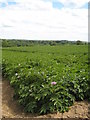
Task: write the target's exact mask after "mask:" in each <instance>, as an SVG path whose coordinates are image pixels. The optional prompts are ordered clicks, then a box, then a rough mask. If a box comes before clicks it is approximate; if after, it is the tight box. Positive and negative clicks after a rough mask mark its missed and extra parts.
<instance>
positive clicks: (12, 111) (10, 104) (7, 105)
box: [2, 80, 90, 119]
mask: <svg viewBox="0 0 90 120" xmlns="http://www.w3.org/2000/svg"><path fill="white" fill-rule="evenodd" d="M13 94H14V90H13V88H12V87H11V86H10V84H9V82H8V81H6V80H3V81H2V117H3V118H89V119H90V103H88V102H87V101H82V102H75V104H74V105H73V106H71V107H70V110H69V112H65V113H63V114H62V113H53V114H47V115H41V116H39V115H37V114H26V113H24V111H23V109H22V108H21V106H19V105H18V103H17V101H16V100H14V99H13Z"/></svg>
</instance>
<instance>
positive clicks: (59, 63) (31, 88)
mask: <svg viewBox="0 0 90 120" xmlns="http://www.w3.org/2000/svg"><path fill="white" fill-rule="evenodd" d="M87 48H88V47H87V46H77V45H75V46H71V45H70V46H32V47H20V48H17V47H15V48H14V47H11V48H6V49H5V48H3V61H2V62H3V64H2V71H3V76H4V77H7V78H8V79H9V80H10V84H11V85H12V86H13V87H14V90H15V97H16V98H17V99H18V102H19V103H20V104H21V105H22V106H23V108H24V110H25V111H26V112H31V113H39V114H46V113H53V112H55V111H59V112H65V111H68V110H69V106H71V105H72V104H73V103H74V101H75V100H77V101H78V100H84V99H90V94H89V93H90V80H89V78H88V74H89V71H88V65H89V62H88V49H87ZM52 82H55V84H52Z"/></svg>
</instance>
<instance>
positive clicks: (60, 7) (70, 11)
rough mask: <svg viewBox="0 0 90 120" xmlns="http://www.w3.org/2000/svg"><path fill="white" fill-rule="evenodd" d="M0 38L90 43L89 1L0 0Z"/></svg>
mask: <svg viewBox="0 0 90 120" xmlns="http://www.w3.org/2000/svg"><path fill="white" fill-rule="evenodd" d="M0 38H2V39H28V40H82V41H88V0H0Z"/></svg>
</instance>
